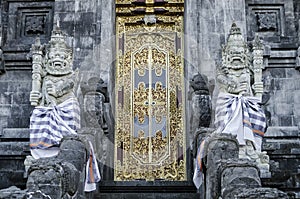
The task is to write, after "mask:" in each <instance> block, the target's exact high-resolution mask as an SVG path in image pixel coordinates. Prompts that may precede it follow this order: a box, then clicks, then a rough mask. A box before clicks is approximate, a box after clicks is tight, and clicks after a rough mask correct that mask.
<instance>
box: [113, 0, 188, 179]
mask: <svg viewBox="0 0 300 199" xmlns="http://www.w3.org/2000/svg"><path fill="white" fill-rule="evenodd" d="M124 2H126V1H123V3H124ZM149 18H150V19H149ZM148 19H149V21H150V24H149V23H147V22H146V20H148ZM116 24H117V29H116V31H117V37H116V41H117V62H116V73H115V79H116V80H115V85H116V86H115V89H116V111H115V116H116V117H115V118H116V125H115V157H114V163H115V166H114V167H115V168H114V169H115V173H114V179H115V180H116V181H126V180H148V181H153V180H166V181H184V180H186V179H187V176H186V141H185V139H186V136H185V119H184V118H185V101H184V100H185V97H184V93H185V91H184V65H183V35H182V34H183V32H182V30H183V17H182V16H166V15H153V16H152V15H151V16H142V15H137V16H117V18H116Z"/></svg>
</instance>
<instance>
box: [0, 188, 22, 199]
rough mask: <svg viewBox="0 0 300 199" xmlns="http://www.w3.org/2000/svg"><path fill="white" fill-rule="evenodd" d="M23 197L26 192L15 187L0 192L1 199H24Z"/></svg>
mask: <svg viewBox="0 0 300 199" xmlns="http://www.w3.org/2000/svg"><path fill="white" fill-rule="evenodd" d="M25 195H26V191H24V190H21V189H20V188H18V187H16V186H11V187H9V188H6V189H1V190H0V198H1V199H9V198H16V199H25Z"/></svg>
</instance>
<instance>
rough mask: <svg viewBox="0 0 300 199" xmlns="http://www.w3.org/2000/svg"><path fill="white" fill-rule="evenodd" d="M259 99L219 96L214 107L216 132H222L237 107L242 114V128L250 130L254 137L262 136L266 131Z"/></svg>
mask: <svg viewBox="0 0 300 199" xmlns="http://www.w3.org/2000/svg"><path fill="white" fill-rule="evenodd" d="M258 103H259V99H258V98H255V97H246V96H238V95H231V94H220V95H219V97H218V100H217V105H216V118H215V126H216V127H217V131H218V132H222V131H223V130H224V128H225V126H226V124H227V123H228V122H229V121H230V120H231V118H232V117H233V113H234V112H235V109H236V108H237V107H238V106H241V108H242V113H243V118H241V119H242V121H243V126H244V127H247V128H249V129H251V130H252V132H253V134H254V135H256V136H261V137H262V136H264V133H265V130H266V117H265V114H264V112H263V110H262V108H261V107H260V105H259V104H258Z"/></svg>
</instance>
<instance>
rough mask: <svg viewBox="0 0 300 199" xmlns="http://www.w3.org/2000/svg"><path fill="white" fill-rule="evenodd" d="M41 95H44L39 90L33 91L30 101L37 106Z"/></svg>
mask: <svg viewBox="0 0 300 199" xmlns="http://www.w3.org/2000/svg"><path fill="white" fill-rule="evenodd" d="M41 96H42V95H41V93H40V92H39V91H31V92H30V98H29V101H30V102H31V104H32V105H34V106H37V104H38V102H39V100H40V98H41Z"/></svg>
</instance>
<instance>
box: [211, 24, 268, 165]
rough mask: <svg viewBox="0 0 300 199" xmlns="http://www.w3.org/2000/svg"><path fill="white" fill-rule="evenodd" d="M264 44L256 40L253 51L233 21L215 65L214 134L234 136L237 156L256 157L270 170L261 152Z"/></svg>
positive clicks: (263, 115)
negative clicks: (215, 132)
mask: <svg viewBox="0 0 300 199" xmlns="http://www.w3.org/2000/svg"><path fill="white" fill-rule="evenodd" d="M262 66H263V47H262V44H261V43H260V41H259V40H258V39H256V41H255V42H254V43H253V48H252V53H251V52H250V50H249V47H248V45H247V44H246V42H245V41H244V38H243V36H242V33H241V31H240V28H238V27H237V26H236V24H235V23H233V24H232V27H231V30H230V34H229V37H228V41H227V44H226V45H225V46H224V47H223V50H222V64H221V65H220V66H219V67H218V68H217V82H218V86H219V91H220V93H219V95H218V100H217V104H216V118H215V125H216V128H217V133H228V134H233V135H237V140H238V142H239V145H240V150H239V157H240V158H246V159H251V160H255V161H256V162H257V163H258V165H259V166H260V167H261V169H262V168H264V169H263V170H269V165H268V161H269V159H268V156H267V155H266V153H262V152H261V144H262V137H263V135H264V133H265V131H266V117H265V114H264V112H263V110H262V108H261V106H260V103H261V96H262V93H263V82H262V68H263V67H262Z"/></svg>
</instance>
